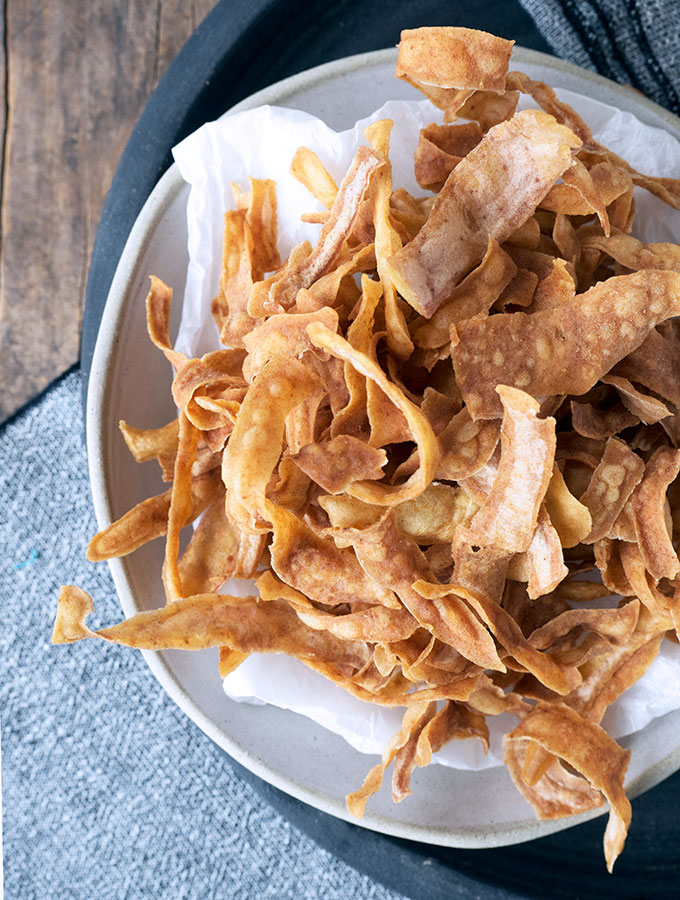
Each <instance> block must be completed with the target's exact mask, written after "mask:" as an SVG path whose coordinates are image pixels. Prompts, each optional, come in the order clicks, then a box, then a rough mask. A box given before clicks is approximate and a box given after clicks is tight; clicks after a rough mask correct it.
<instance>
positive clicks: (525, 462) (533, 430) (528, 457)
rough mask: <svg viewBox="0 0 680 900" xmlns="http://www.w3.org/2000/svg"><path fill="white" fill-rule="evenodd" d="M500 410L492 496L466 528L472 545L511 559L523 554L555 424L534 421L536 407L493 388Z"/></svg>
mask: <svg viewBox="0 0 680 900" xmlns="http://www.w3.org/2000/svg"><path fill="white" fill-rule="evenodd" d="M498 394H499V396H500V398H501V402H502V404H503V407H504V416H503V425H502V428H501V458H500V462H499V465H498V474H497V475H496V478H495V480H494V482H493V486H492V488H491V492H490V493H489V495H488V497H487V498H486V500H485V501H484V503H483V504H482V508H481V509H480V510H479V512H478V513H477V514H476V515H475V517H474V519H473V520H472V523H471V525H470V531H471V534H472V537H473V540H474V541H475V542H476V543H480V544H482V545H488V544H491V545H493V546H495V547H499V548H500V549H503V550H509V551H511V552H513V553H518V552H521V551H522V550H527V549H528V547H529V544H530V543H531V539H532V537H533V534H534V531H535V529H536V524H537V522H538V512H539V508H540V506H541V503H542V502H543V498H544V497H545V493H546V490H547V488H548V483H549V482H550V478H551V476H552V471H553V464H554V459H555V420H554V419H551V418H549V419H539V418H538V403H536V401H535V400H534V399H533V398H532V397H530V396H529V395H528V394H525V393H524V392H523V391H518V390H516V389H515V388H509V387H505V386H503V385H501V386H499V387H498Z"/></svg>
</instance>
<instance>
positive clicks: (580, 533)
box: [545, 463, 593, 547]
mask: <svg viewBox="0 0 680 900" xmlns="http://www.w3.org/2000/svg"><path fill="white" fill-rule="evenodd" d="M545 508H546V511H547V513H548V515H549V516H550V521H551V522H552V524H553V526H554V528H555V529H556V531H557V533H558V535H559V537H560V543H561V544H562V546H563V547H575V546H576V545H577V544H580V543H581V541H583V540H584V538H586V537H587V535H588V534H589V533H590V529H591V528H592V526H593V520H592V516H591V515H590V510H589V509H588V507H587V506H585V505H584V504H583V503H581V502H580V501H579V500H577V499H576V497H574V495H573V494H572V493H571V491H570V490H569V488H568V487H567V485H566V482H565V480H564V476H563V475H562V472H561V471H560V469H559V466H558V465H557V463H556V464H555V466H554V468H553V473H552V477H551V478H550V482H549V484H548V489H547V491H546V493H545Z"/></svg>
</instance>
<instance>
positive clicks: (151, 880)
mask: <svg viewBox="0 0 680 900" xmlns="http://www.w3.org/2000/svg"><path fill="white" fill-rule="evenodd" d="M0 497H1V498H2V509H1V512H0V547H2V556H1V558H0V603H1V604H2V620H1V632H0V654H1V660H2V662H1V664H0V665H1V672H0V679H1V681H0V708H1V709H2V789H3V812H4V823H3V824H4V859H5V868H4V874H5V897H6V900H46V898H49V900H67V898H68V900H109V898H111V900H113V898H115V900H121V898H125V900H128V898H129V900H133V898H134V900H137V898H145V900H190V898H191V900H194V898H196V900H199V898H200V900H211V898H234V900H250V898H255V897H257V898H289V897H290V898H295V900H317V898H320V897H323V898H324V900H347V898H354V897H356V898H362V900H363V898H367V900H399V897H400V895H398V894H395V893H394V892H392V891H390V890H388V889H387V888H384V887H382V886H381V885H378V884H375V883H373V882H371V880H370V879H369V878H367V877H365V876H363V875H360V874H359V873H358V872H356V871H355V870H354V869H352V868H351V867H350V866H348V865H346V864H345V863H343V862H340V861H339V860H336V859H335V858H334V857H333V856H332V855H331V854H329V853H327V852H326V851H325V850H322V849H321V848H319V847H317V846H316V844H314V843H313V841H311V840H310V839H309V838H308V837H306V836H305V835H303V834H302V833H301V832H300V831H298V830H297V829H296V828H294V827H293V826H291V825H290V824H289V823H288V822H286V821H285V820H284V819H283V818H282V817H281V816H279V814H278V813H277V812H275V811H274V810H273V809H272V808H271V807H270V806H269V805H268V804H267V803H265V802H264V801H263V800H262V799H261V798H260V797H259V796H258V794H257V793H256V792H255V791H254V790H253V789H252V788H251V787H250V785H248V784H246V783H245V782H243V781H242V780H241V779H240V778H239V777H238V776H237V775H236V774H235V773H234V772H233V771H232V769H231V766H230V763H229V758H228V756H227V754H226V753H225V752H224V751H223V750H221V749H220V748H219V747H218V746H217V745H216V744H214V743H213V742H212V741H211V740H210V739H209V738H208V737H206V735H204V734H203V733H202V732H201V731H200V730H199V728H198V727H197V726H196V725H194V723H193V722H192V721H191V720H190V719H189V718H188V717H187V716H186V715H185V714H184V713H183V712H181V711H180V709H179V708H178V707H177V706H176V705H175V704H174V703H173V701H172V700H170V698H169V697H168V696H167V695H166V694H165V692H164V691H163V689H162V688H161V686H160V685H159V684H158V682H157V681H156V679H155V678H154V676H153V675H152V674H151V672H150V670H149V669H148V668H147V666H146V663H145V662H144V660H143V659H142V657H141V655H140V654H139V653H137V652H135V651H133V650H129V649H128V648H122V647H116V646H111V645H107V644H104V643H103V642H99V641H92V642H88V641H84V642H81V643H79V644H75V645H70V646H59V647H53V646H52V645H51V643H50V637H51V632H52V622H53V618H54V614H55V611H56V598H57V594H58V592H59V587H60V585H61V584H62V583H64V582H66V583H74V584H78V585H80V586H82V587H83V588H85V589H86V590H87V591H89V592H90V593H91V594H93V596H94V597H95V601H96V608H95V614H94V615H93V616H92V617H91V620H90V621H91V623H92V627H102V626H103V625H111V624H114V623H115V622H118V621H120V620H121V618H122V611H121V608H120V603H119V601H118V599H117V596H116V592H115V589H114V585H113V581H112V579H111V576H110V574H109V570H108V566H107V565H106V564H105V563H99V564H93V563H89V562H87V560H86V559H85V548H86V546H87V542H88V540H89V538H90V537H91V536H92V535H93V534H94V533H95V531H96V530H97V525H96V521H95V518H94V513H93V511H92V499H91V495H90V487H89V479H88V470H87V457H86V452H85V446H84V440H83V420H82V412H81V403H80V376H79V374H78V373H77V372H71V373H70V374H68V375H66V376H65V377H64V378H62V379H61V380H60V381H58V382H57V383H56V384H54V385H53V386H52V387H51V388H50V389H49V390H48V392H47V393H46V394H45V395H44V396H43V397H42V398H41V399H40V400H39V401H38V402H36V403H34V404H32V405H30V406H29V407H28V408H26V409H25V410H24V411H23V412H22V413H20V414H19V415H18V416H17V417H15V418H14V419H13V420H12V421H11V422H9V423H8V424H7V425H5V427H4V428H3V429H2V430H1V431H0Z"/></svg>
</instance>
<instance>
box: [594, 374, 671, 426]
mask: <svg viewBox="0 0 680 900" xmlns="http://www.w3.org/2000/svg"><path fill="white" fill-rule="evenodd" d="M602 381H603V382H604V383H605V384H610V385H611V386H612V387H614V388H616V390H617V392H618V394H619V397H620V398H621V402H622V403H623V405H624V406H625V407H626V409H627V410H629V412H631V413H633V415H634V416H637V418H638V419H640V421H641V422H644V424H645V425H653V424H654V423H655V422H659V421H660V420H661V419H664V418H666V416H670V415H671V411H670V409H669V408H668V407H667V406H666V404H665V403H662V402H661V400H657V399H656V397H652V396H650V395H649V394H643V393H642V392H641V391H639V390H638V389H637V388H636V387H635V385H633V384H632V383H631V382H630V381H628V379H627V378H622V377H621V376H620V375H611V374H610V375H606V376H605V377H604V378H603V379H602Z"/></svg>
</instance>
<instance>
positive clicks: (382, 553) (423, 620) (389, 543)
mask: <svg viewBox="0 0 680 900" xmlns="http://www.w3.org/2000/svg"><path fill="white" fill-rule="evenodd" d="M343 536H345V537H347V539H348V540H350V541H351V543H352V546H353V547H354V550H355V552H356V555H357V557H358V559H359V562H360V563H361V566H362V568H363V569H364V571H365V572H366V573H367V574H368V575H369V576H370V577H371V578H374V579H379V580H380V582H381V583H382V584H384V585H386V586H387V587H389V588H390V589H391V590H393V591H394V593H395V594H396V595H397V596H398V597H399V599H400V600H401V602H402V603H403V604H404V606H405V607H406V609H408V610H409V612H410V613H411V615H412V616H414V618H416V619H417V620H418V622H419V623H420V624H421V625H422V626H423V627H424V628H426V629H427V630H428V631H429V632H430V633H431V634H432V635H434V636H435V637H436V638H438V639H439V640H441V641H442V642H443V643H445V644H448V645H449V646H450V647H452V648H454V649H455V650H456V651H457V652H458V653H460V654H461V655H462V656H464V657H465V659H469V660H470V661H471V662H473V663H476V664H477V665H479V666H481V667H482V668H487V669H498V670H501V671H502V670H503V665H502V663H501V662H500V660H499V659H498V654H497V652H496V648H495V645H494V642H493V640H492V638H491V636H490V635H489V634H488V632H487V631H486V629H485V628H484V627H483V625H482V624H481V622H480V621H479V619H477V617H476V616H475V615H474V614H473V613H472V612H471V610H470V609H469V608H468V607H467V606H466V604H465V603H464V602H463V601H462V600H460V599H459V598H458V597H455V596H452V597H447V598H446V600H445V601H444V600H440V599H438V598H436V597H435V598H434V599H432V598H425V597H424V596H423V595H422V594H420V593H419V592H418V591H416V590H414V588H413V582H414V581H419V580H422V581H425V582H427V581H429V580H431V574H430V569H429V566H428V564H427V560H426V558H425V556H424V555H423V553H422V552H421V550H420V549H419V548H418V546H417V544H416V543H415V542H414V541H413V540H412V539H411V538H408V537H406V535H405V534H403V532H401V531H400V529H399V528H398V527H397V525H396V524H395V521H394V514H393V513H392V512H390V513H389V514H387V515H386V516H385V517H384V518H383V519H381V520H380V521H379V522H378V523H377V524H376V525H372V526H370V527H368V528H366V529H363V530H361V531H359V530H357V531H346V532H344V533H343Z"/></svg>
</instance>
